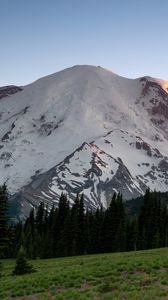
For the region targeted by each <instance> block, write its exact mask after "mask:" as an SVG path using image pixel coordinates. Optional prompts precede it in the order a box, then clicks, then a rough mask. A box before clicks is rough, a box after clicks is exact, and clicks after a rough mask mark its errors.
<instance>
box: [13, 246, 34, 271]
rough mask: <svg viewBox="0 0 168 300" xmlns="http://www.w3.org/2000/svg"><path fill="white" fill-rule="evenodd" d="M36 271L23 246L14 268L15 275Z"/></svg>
mask: <svg viewBox="0 0 168 300" xmlns="http://www.w3.org/2000/svg"><path fill="white" fill-rule="evenodd" d="M32 272H35V270H34V269H33V267H32V266H31V265H30V264H29V263H28V262H27V259H26V254H25V251H24V248H23V247H22V246H21V248H20V250H19V252H18V256H17V260H16V266H15V268H14V270H13V275H23V274H27V273H32Z"/></svg>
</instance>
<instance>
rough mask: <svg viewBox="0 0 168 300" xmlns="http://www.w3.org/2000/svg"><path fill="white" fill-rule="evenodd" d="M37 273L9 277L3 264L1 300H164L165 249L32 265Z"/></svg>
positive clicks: (9, 264) (167, 287) (167, 278)
mask: <svg viewBox="0 0 168 300" xmlns="http://www.w3.org/2000/svg"><path fill="white" fill-rule="evenodd" d="M31 263H32V265H33V266H34V268H35V269H36V270H37V272H36V273H32V274H28V275H24V276H12V275H11V274H12V270H13V268H14V264H15V261H14V260H3V261H2V265H3V270H2V276H1V278H0V299H17V300H19V299H22V300H23V299H28V300H62V299H67V300H71V299H72V300H75V299H77V300H88V299H93V300H94V299H95V300H96V299H100V300H126V299H128V300H131V299H133V300H142V299H143V300H151V299H152V300H155V299H156V300H157V299H168V249H166V248H165V249H155V250H148V251H138V252H129V253H115V254H114V253H113V254H100V255H90V256H80V257H79V256H78V257H69V258H59V259H47V260H35V261H32V262H31Z"/></svg>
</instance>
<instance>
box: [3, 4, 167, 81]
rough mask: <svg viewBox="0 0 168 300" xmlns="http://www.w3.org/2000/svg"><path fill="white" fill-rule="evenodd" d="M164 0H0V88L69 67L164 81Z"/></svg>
mask: <svg viewBox="0 0 168 300" xmlns="http://www.w3.org/2000/svg"><path fill="white" fill-rule="evenodd" d="M167 30H168V1H167V0H114V1H113V0H0V86H4V85H10V84H15V85H26V84H29V83H31V82H33V81H35V80H36V79H38V78H40V77H43V76H46V75H48V74H51V73H55V72H58V71H60V70H62V69H65V68H68V67H71V66H73V65H83V64H89V65H96V66H102V67H105V68H108V69H111V70H112V71H113V72H115V73H117V74H119V75H121V76H124V77H128V78H137V77H140V76H145V75H149V76H153V77H156V78H162V79H165V80H168V34H167Z"/></svg>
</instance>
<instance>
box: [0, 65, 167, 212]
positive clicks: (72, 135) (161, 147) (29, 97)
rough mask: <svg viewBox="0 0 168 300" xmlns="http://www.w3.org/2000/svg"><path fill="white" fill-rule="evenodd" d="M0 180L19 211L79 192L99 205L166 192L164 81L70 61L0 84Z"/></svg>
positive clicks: (165, 100) (50, 202)
mask: <svg viewBox="0 0 168 300" xmlns="http://www.w3.org/2000/svg"><path fill="white" fill-rule="evenodd" d="M0 108H1V109H0V122H1V130H0V139H1V142H0V180H1V183H3V182H4V181H6V182H7V185H8V188H9V191H10V192H11V194H12V195H15V196H14V198H15V199H16V198H17V199H19V201H20V203H21V204H22V210H23V212H24V211H26V210H27V207H29V205H30V204H31V205H33V206H37V205H38V203H39V201H41V200H44V201H45V202H47V203H48V204H49V205H52V202H53V201H54V202H57V201H58V198H59V195H60V194H61V192H62V191H64V192H66V193H67V194H68V196H69V198H70V201H73V200H74V197H75V196H76V193H77V192H82V191H83V192H84V193H85V202H86V204H87V206H88V207H92V208H93V207H94V208H95V207H97V206H100V204H103V206H105V207H106V206H107V205H108V203H109V201H110V199H111V196H112V194H113V192H114V191H121V192H122V193H123V197H124V199H131V198H132V197H134V196H138V195H140V194H142V193H144V191H145V190H146V188H147V187H150V188H151V189H152V190H153V189H156V190H161V191H167V190H168V82H166V81H164V80H160V79H155V78H152V77H148V76H145V77H142V78H138V79H127V78H123V77H120V76H118V75H116V74H114V73H112V72H110V71H108V70H106V69H104V68H102V67H94V66H88V65H84V66H74V67H72V68H69V69H65V70H63V71H61V72H58V73H55V74H52V75H50V76H46V77H44V78H41V79H39V80H37V81H35V82H34V83H32V84H29V85H27V86H24V87H15V86H7V87H3V88H0Z"/></svg>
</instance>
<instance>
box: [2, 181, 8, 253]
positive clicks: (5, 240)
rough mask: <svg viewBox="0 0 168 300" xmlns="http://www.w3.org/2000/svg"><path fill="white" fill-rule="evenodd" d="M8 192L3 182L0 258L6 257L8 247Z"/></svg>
mask: <svg viewBox="0 0 168 300" xmlns="http://www.w3.org/2000/svg"><path fill="white" fill-rule="evenodd" d="M7 212H8V192H7V186H6V184H4V185H3V186H1V187H0V258H4V257H7V253H8V247H9V226H8V216H7Z"/></svg>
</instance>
